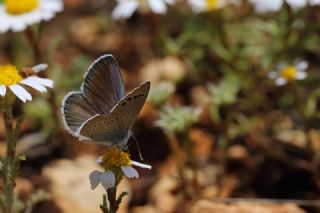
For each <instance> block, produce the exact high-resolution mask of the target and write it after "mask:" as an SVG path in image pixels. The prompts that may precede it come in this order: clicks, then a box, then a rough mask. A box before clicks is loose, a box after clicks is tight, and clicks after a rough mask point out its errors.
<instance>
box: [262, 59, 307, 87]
mask: <svg viewBox="0 0 320 213" xmlns="http://www.w3.org/2000/svg"><path fill="white" fill-rule="evenodd" d="M307 69H308V62H306V61H296V62H295V63H294V64H292V65H287V64H285V63H280V64H279V65H278V66H277V70H276V71H271V72H269V74H268V75H269V78H270V79H273V80H275V83H276V85H278V86H282V85H285V84H286V83H288V82H289V81H294V80H303V79H305V78H306V77H307V73H306V70H307Z"/></svg>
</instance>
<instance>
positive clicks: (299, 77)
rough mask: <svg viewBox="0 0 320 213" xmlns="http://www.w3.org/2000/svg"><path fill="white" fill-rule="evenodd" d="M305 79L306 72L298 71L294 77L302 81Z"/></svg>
mask: <svg viewBox="0 0 320 213" xmlns="http://www.w3.org/2000/svg"><path fill="white" fill-rule="evenodd" d="M306 77H307V72H304V71H298V72H297V75H296V79H297V80H303V79H305V78H306Z"/></svg>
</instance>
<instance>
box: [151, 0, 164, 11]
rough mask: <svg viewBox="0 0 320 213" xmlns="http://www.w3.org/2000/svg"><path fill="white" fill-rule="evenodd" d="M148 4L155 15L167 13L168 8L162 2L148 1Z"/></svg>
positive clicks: (158, 0) (159, 0) (160, 0)
mask: <svg viewBox="0 0 320 213" xmlns="http://www.w3.org/2000/svg"><path fill="white" fill-rule="evenodd" d="M148 3H149V7H150V8H151V10H152V12H154V13H158V14H163V13H165V12H167V6H166V4H165V3H164V2H163V1H162V0H148Z"/></svg>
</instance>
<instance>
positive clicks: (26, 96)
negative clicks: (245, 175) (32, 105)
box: [9, 84, 32, 102]
mask: <svg viewBox="0 0 320 213" xmlns="http://www.w3.org/2000/svg"><path fill="white" fill-rule="evenodd" d="M9 88H10V90H11V91H12V92H13V93H14V94H15V95H16V96H17V97H18V98H19V99H20V100H21V101H22V102H26V101H31V100H32V96H31V95H30V93H29V92H28V91H27V90H25V89H24V88H23V87H22V86H20V85H18V84H14V85H10V86H9Z"/></svg>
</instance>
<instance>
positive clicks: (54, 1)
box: [0, 0, 63, 33]
mask: <svg viewBox="0 0 320 213" xmlns="http://www.w3.org/2000/svg"><path fill="white" fill-rule="evenodd" d="M62 10H63V1H62V0H4V1H3V4H1V3H0V33H5V32H7V31H9V30H12V31H13V32H20V31H23V30H25V29H26V28H27V26H29V25H32V24H35V23H39V22H41V21H49V20H50V19H52V18H53V17H54V16H55V14H56V13H57V12H60V11H62Z"/></svg>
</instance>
